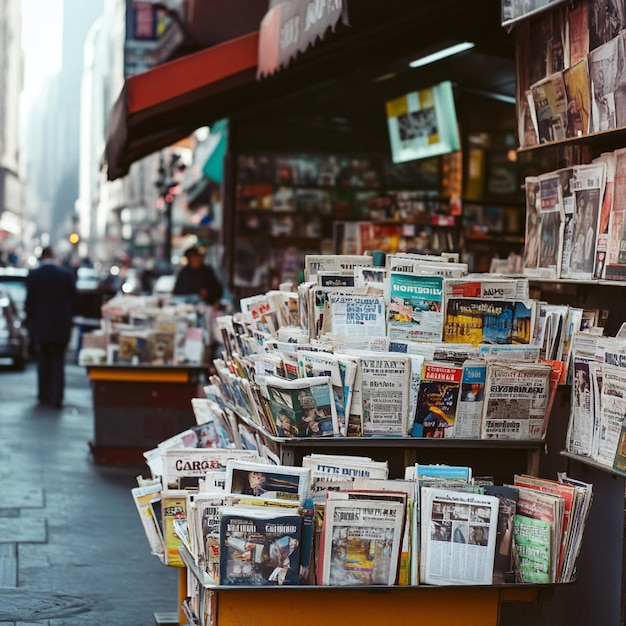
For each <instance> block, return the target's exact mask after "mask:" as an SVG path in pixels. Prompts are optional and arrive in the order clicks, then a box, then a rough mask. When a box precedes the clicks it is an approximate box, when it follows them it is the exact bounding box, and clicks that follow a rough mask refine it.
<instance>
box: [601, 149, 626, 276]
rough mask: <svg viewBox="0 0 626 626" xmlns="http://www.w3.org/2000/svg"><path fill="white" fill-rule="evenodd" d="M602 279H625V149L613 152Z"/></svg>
mask: <svg viewBox="0 0 626 626" xmlns="http://www.w3.org/2000/svg"><path fill="white" fill-rule="evenodd" d="M604 278H605V279H606V280H625V279H626V148H620V149H618V150H616V151H615V178H614V181H613V202H612V204H611V212H610V214H609V229H608V241H607V253H606V268H605V270H604Z"/></svg>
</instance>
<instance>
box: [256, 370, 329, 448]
mask: <svg viewBox="0 0 626 626" xmlns="http://www.w3.org/2000/svg"><path fill="white" fill-rule="evenodd" d="M264 384H265V388H266V389H267V397H268V399H269V406H270V411H271V414H272V417H273V418H274V422H275V424H276V427H277V432H278V426H280V428H281V429H282V431H281V432H283V433H286V431H287V430H289V431H290V432H292V433H294V435H295V433H297V435H296V436H298V437H332V436H335V435H338V434H339V422H338V421H337V410H336V408H335V399H334V394H333V388H332V384H331V379H330V377H329V376H313V377H311V378H298V379H295V380H284V379H282V378H279V377H274V376H268V377H267V378H266V379H265V381H264Z"/></svg>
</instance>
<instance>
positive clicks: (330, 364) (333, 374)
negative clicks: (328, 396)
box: [297, 350, 354, 435]
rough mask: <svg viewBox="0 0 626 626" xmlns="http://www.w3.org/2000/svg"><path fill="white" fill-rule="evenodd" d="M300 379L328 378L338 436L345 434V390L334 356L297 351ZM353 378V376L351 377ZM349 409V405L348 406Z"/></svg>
mask: <svg viewBox="0 0 626 626" xmlns="http://www.w3.org/2000/svg"><path fill="white" fill-rule="evenodd" d="M297 358H298V367H299V370H300V371H299V374H300V378H312V377H318V376H328V377H330V384H331V385H332V388H333V398H334V403H335V410H336V412H337V421H338V426H339V431H340V434H342V435H345V434H346V397H345V392H346V389H345V387H344V378H345V377H343V376H342V374H341V367H340V364H339V359H338V357H337V356H335V355H334V354H331V353H329V352H321V351H310V350H299V351H298V352H297ZM353 378H354V376H353ZM348 409H349V405H348Z"/></svg>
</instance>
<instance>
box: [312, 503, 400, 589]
mask: <svg viewBox="0 0 626 626" xmlns="http://www.w3.org/2000/svg"><path fill="white" fill-rule="evenodd" d="M335 497H337V498H338V499H335ZM405 506H406V505H405V504H404V503H402V502H393V501H387V500H378V499H376V500H373V499H372V500H370V499H365V500H361V499H346V497H345V496H344V495H342V492H330V493H329V494H328V496H327V501H326V506H325V511H324V526H323V529H322V538H321V552H320V561H319V562H318V568H319V572H320V574H321V576H320V577H319V582H320V584H322V585H332V586H341V585H394V584H396V579H397V575H398V563H399V558H400V548H401V546H402V541H403V527H404V520H405Z"/></svg>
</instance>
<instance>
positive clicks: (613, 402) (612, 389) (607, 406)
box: [595, 364, 626, 467]
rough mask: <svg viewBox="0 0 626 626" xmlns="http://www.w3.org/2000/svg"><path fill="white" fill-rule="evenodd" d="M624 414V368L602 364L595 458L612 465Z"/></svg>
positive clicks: (606, 464) (625, 377)
mask: <svg viewBox="0 0 626 626" xmlns="http://www.w3.org/2000/svg"><path fill="white" fill-rule="evenodd" d="M624 415H626V368H622V367H616V366H614V365H607V364H604V365H603V366H602V391H601V393H600V416H599V422H598V446H597V452H596V454H595V460H596V461H597V462H598V463H599V464H600V465H605V466H607V467H613V464H614V461H615V455H616V453H617V449H618V443H619V439H620V434H621V432H622V424H623V422H624Z"/></svg>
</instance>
